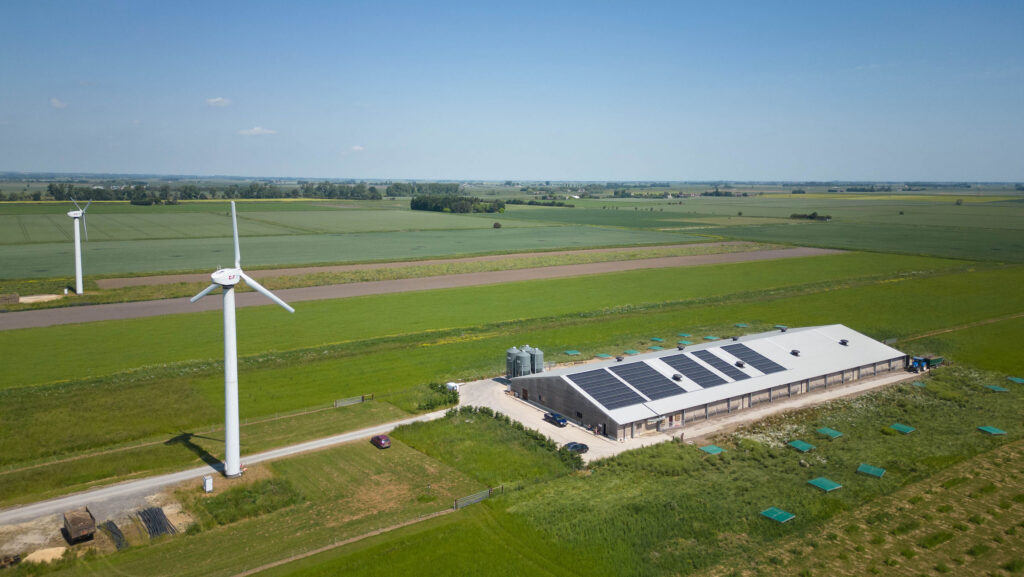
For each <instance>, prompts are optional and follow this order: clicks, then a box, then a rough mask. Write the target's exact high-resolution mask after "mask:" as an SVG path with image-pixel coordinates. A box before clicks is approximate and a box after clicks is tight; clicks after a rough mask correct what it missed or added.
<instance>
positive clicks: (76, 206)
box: [69, 197, 82, 210]
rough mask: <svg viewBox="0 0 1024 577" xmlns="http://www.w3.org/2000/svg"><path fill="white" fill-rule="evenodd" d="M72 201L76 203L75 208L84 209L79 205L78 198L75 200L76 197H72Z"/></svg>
mask: <svg viewBox="0 0 1024 577" xmlns="http://www.w3.org/2000/svg"><path fill="white" fill-rule="evenodd" d="M69 198H70V197H69ZM71 202H73V203H75V208H77V209H78V210H82V207H81V206H78V201H77V200H75V199H73V198H72V199H71Z"/></svg>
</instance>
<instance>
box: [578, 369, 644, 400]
mask: <svg viewBox="0 0 1024 577" xmlns="http://www.w3.org/2000/svg"><path fill="white" fill-rule="evenodd" d="M566 378H568V379H569V380H571V381H572V382H574V383H576V384H577V385H579V387H580V388H581V389H583V390H584V391H585V392H586V393H587V394H588V395H590V396H591V397H594V400H596V401H597V402H599V403H601V404H602V405H604V406H605V407H607V408H609V409H618V408H620V407H628V406H630V405H635V404H637V403H642V402H644V399H643V397H641V396H640V395H638V394H636V393H635V392H634V391H633V390H632V389H630V388H629V387H627V386H626V385H624V384H622V383H621V382H620V381H619V380H618V379H616V378H615V377H613V376H612V375H611V374H610V373H609V372H608V371H606V370H604V369H597V370H594V371H587V372H585V373H578V374H575V375H568V376H567V377H566Z"/></svg>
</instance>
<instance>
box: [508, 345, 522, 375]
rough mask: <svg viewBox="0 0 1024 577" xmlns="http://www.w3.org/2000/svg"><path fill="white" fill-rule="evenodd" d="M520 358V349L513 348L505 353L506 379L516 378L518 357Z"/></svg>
mask: <svg viewBox="0 0 1024 577" xmlns="http://www.w3.org/2000/svg"><path fill="white" fill-rule="evenodd" d="M518 356H519V349H517V348H515V347H512V348H511V349H509V350H507V351H505V378H506V379H511V378H512V377H514V376H516V357H518Z"/></svg>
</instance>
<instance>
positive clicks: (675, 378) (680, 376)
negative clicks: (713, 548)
mask: <svg viewBox="0 0 1024 577" xmlns="http://www.w3.org/2000/svg"><path fill="white" fill-rule="evenodd" d="M672 380H673V381H681V380H683V375H680V374H679V373H676V374H674V375H672Z"/></svg>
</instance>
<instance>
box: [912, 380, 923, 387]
mask: <svg viewBox="0 0 1024 577" xmlns="http://www.w3.org/2000/svg"><path fill="white" fill-rule="evenodd" d="M913 385H914V386H915V387H924V386H925V384H924V381H914V383H913Z"/></svg>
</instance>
